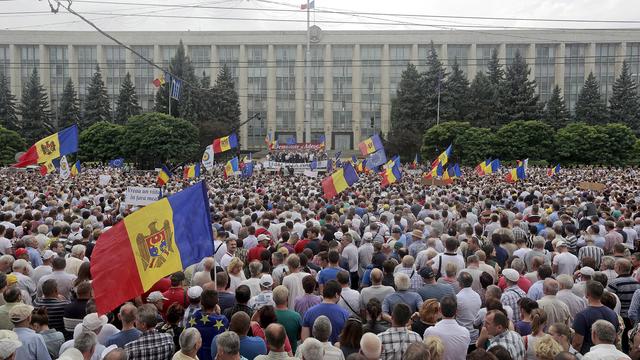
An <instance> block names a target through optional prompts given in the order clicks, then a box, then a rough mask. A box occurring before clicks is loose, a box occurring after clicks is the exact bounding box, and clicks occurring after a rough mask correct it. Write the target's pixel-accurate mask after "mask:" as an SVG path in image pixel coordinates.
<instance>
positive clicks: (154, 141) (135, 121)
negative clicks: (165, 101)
mask: <svg viewBox="0 0 640 360" xmlns="http://www.w3.org/2000/svg"><path fill="white" fill-rule="evenodd" d="M125 129H126V130H125V134H124V139H126V141H123V142H122V151H123V153H124V156H125V157H126V158H127V159H131V160H132V161H134V162H135V163H136V164H137V165H138V166H140V167H142V168H153V167H156V166H160V165H161V164H165V163H171V164H179V163H183V162H185V161H193V160H195V159H199V158H200V149H199V146H198V129H197V128H196V127H195V126H194V125H193V124H191V122H189V121H186V120H183V119H180V118H174V117H172V116H169V115H167V114H161V113H146V114H142V115H136V116H132V117H130V118H129V121H127V124H126V125H125Z"/></svg>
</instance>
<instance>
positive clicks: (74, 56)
mask: <svg viewBox="0 0 640 360" xmlns="http://www.w3.org/2000/svg"><path fill="white" fill-rule="evenodd" d="M67 52H68V54H69V64H70V66H69V77H70V78H71V81H73V86H75V88H76V91H77V90H78V86H79V84H80V80H79V77H80V76H79V72H78V53H77V52H76V47H75V46H73V45H67Z"/></svg>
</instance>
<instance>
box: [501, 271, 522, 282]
mask: <svg viewBox="0 0 640 360" xmlns="http://www.w3.org/2000/svg"><path fill="white" fill-rule="evenodd" d="M502 275H504V277H505V278H506V279H507V280H509V281H512V282H517V281H518V279H520V274H519V273H518V271H516V270H514V269H504V270H502Z"/></svg>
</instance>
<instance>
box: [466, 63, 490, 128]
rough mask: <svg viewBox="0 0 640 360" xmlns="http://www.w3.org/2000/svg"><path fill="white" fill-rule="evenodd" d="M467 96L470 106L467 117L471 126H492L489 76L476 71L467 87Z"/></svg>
mask: <svg viewBox="0 0 640 360" xmlns="http://www.w3.org/2000/svg"><path fill="white" fill-rule="evenodd" d="M469 98H470V99H471V104H472V106H471V108H470V110H469V114H468V115H467V119H468V120H469V121H470V122H471V124H472V125H473V126H477V127H492V126H494V124H495V122H494V117H495V116H496V114H495V113H494V112H493V111H494V87H493V85H492V84H491V81H490V80H489V77H487V75H485V74H484V73H481V72H479V73H477V74H476V77H475V78H474V79H473V81H472V82H471V86H470V87H469Z"/></svg>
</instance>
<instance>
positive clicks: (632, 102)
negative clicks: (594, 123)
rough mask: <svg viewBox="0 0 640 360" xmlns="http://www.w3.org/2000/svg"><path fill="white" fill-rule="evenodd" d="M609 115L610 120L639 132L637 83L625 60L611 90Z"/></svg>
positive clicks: (639, 114) (639, 110)
mask: <svg viewBox="0 0 640 360" xmlns="http://www.w3.org/2000/svg"><path fill="white" fill-rule="evenodd" d="M609 116H610V120H611V121H615V122H621V123H624V124H627V125H628V126H629V127H630V128H631V129H633V130H634V131H635V132H636V133H638V132H640V101H639V100H638V84H636V82H635V81H634V79H633V77H631V70H630V69H629V64H628V63H627V61H626V60H624V61H623V62H622V72H621V73H620V77H618V78H617V79H616V81H615V83H614V84H613V92H612V94H611V98H610V99H609Z"/></svg>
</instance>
